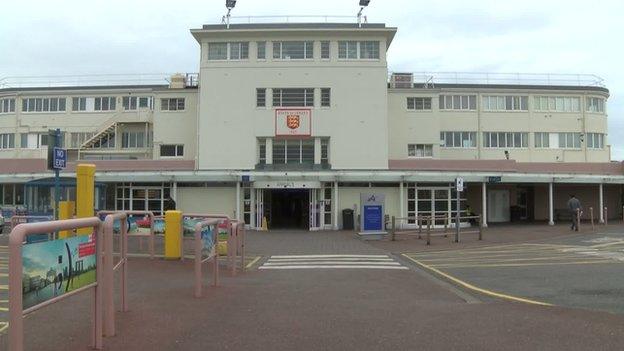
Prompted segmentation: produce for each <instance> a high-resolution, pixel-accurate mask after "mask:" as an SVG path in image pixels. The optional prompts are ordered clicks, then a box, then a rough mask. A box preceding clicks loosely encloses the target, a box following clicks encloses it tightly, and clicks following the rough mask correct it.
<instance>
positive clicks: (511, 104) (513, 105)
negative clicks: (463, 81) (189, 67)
mask: <svg viewBox="0 0 624 351" xmlns="http://www.w3.org/2000/svg"><path fill="white" fill-rule="evenodd" d="M483 109H484V110H485V111H528V110H529V97H528V96H511V95H510V96H484V97H483Z"/></svg>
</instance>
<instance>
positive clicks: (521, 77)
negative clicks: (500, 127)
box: [388, 72, 605, 88]
mask: <svg viewBox="0 0 624 351" xmlns="http://www.w3.org/2000/svg"><path fill="white" fill-rule="evenodd" d="M388 82H389V83H390V86H391V87H393V88H411V87H424V88H435V85H436V84H484V85H537V86H590V87H605V82H604V79H602V78H601V77H599V76H597V75H593V74H563V73H497V72H392V73H390V74H389V75H388Z"/></svg>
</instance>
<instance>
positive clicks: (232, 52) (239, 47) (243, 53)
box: [208, 42, 249, 61]
mask: <svg viewBox="0 0 624 351" xmlns="http://www.w3.org/2000/svg"><path fill="white" fill-rule="evenodd" d="M248 58H249V42H230V43H208V60H211V61H213V60H246V59H248Z"/></svg>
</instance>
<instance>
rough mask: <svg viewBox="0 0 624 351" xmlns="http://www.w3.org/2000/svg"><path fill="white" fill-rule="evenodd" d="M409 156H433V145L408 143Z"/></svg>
mask: <svg viewBox="0 0 624 351" xmlns="http://www.w3.org/2000/svg"><path fill="white" fill-rule="evenodd" d="M407 157H416V158H418V157H433V145H430V144H408V145H407Z"/></svg>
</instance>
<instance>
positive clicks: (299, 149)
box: [273, 139, 314, 164]
mask: <svg viewBox="0 0 624 351" xmlns="http://www.w3.org/2000/svg"><path fill="white" fill-rule="evenodd" d="M273 163H274V164H313V163H314V139H287V140H274V141H273Z"/></svg>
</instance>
